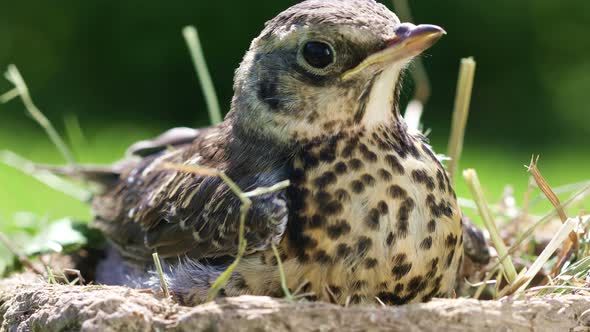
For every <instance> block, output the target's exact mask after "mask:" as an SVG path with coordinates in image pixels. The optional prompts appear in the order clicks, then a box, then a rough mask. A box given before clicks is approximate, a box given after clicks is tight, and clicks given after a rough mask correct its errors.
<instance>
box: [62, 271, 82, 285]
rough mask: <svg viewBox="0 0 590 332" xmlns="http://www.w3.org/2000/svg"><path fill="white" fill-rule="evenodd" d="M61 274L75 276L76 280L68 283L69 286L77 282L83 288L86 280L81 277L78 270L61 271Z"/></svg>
mask: <svg viewBox="0 0 590 332" xmlns="http://www.w3.org/2000/svg"><path fill="white" fill-rule="evenodd" d="M63 272H64V273H67V274H73V275H75V276H76V279H74V280H73V281H72V282H70V284H71V285H74V284H76V283H77V282H80V286H83V285H84V284H85V283H86V280H85V279H84V277H83V276H82V273H81V272H80V270H76V269H63ZM74 281H75V282H74Z"/></svg>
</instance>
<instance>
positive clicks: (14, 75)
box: [3, 65, 76, 166]
mask: <svg viewBox="0 0 590 332" xmlns="http://www.w3.org/2000/svg"><path fill="white" fill-rule="evenodd" d="M5 76H6V79H7V80H8V81H10V82H11V83H12V84H14V86H15V89H16V90H17V91H18V95H19V96H20V98H21V100H22V101H23V104H24V105H25V109H26V110H27V112H28V114H29V115H30V116H31V117H32V118H33V120H35V122H37V123H38V124H39V125H40V126H41V127H42V128H43V129H44V130H45V132H46V133H47V136H49V139H51V141H52V142H53V144H54V145H55V146H56V147H57V149H58V150H59V151H60V152H61V154H62V156H63V157H64V159H65V160H66V162H67V163H68V164H69V165H71V166H74V165H75V164H76V161H75V159H74V155H73V154H72V151H70V149H69V148H68V146H67V145H66V143H65V142H64V140H63V139H62V138H61V136H60V135H59V134H58V133H57V130H55V128H54V127H53V125H52V124H51V122H50V121H49V119H47V117H45V115H44V114H43V113H42V112H41V111H40V110H39V108H37V106H36V105H35V104H34V103H33V99H32V98H31V95H30V94H29V88H28V87H27V84H26V83H25V80H24V79H23V77H22V76H21V74H20V72H19V71H18V69H17V68H16V66H15V65H9V66H8V70H7V71H6V74H5ZM9 93H10V94H11V95H9V97H10V96H13V95H14V92H12V91H11V92H9ZM8 100H10V99H8ZM3 102H4V101H3Z"/></svg>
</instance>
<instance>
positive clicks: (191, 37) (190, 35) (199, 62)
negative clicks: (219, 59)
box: [182, 26, 222, 125]
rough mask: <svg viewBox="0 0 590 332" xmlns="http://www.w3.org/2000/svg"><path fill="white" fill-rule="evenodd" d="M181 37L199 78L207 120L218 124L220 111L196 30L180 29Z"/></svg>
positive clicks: (193, 28) (192, 28)
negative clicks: (207, 115)
mask: <svg viewBox="0 0 590 332" xmlns="http://www.w3.org/2000/svg"><path fill="white" fill-rule="evenodd" d="M182 35H183V36H184V40H185V41H186V44H187V45H188V49H189V51H190V54H191V58H192V60H193V64H194V66H195V69H196V71H197V76H198V77H199V82H200V84H201V89H202V90H203V95H204V96H205V102H206V103H207V110H208V111H209V120H210V121H211V123H212V124H214V125H215V124H218V123H220V122H221V121H222V117H221V109H220V107H219V101H218V99H217V93H216V92H215V87H214V86H213V80H212V79H211V74H209V69H207V62H206V61H205V55H204V53H203V48H202V47H201V41H200V40H199V34H198V32H197V29H196V28H195V27H193V26H186V27H184V29H182Z"/></svg>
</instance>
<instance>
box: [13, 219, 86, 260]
mask: <svg viewBox="0 0 590 332" xmlns="http://www.w3.org/2000/svg"><path fill="white" fill-rule="evenodd" d="M76 226H77V225H76V224H75V223H73V222H72V220H71V219H68V218H65V219H60V220H57V221H54V222H52V223H51V224H50V225H49V226H48V227H47V228H46V229H45V230H43V231H41V232H40V233H39V234H38V235H37V236H35V237H33V238H32V239H31V241H30V242H29V243H28V244H27V245H26V246H25V248H24V253H25V254H26V255H27V256H33V255H39V254H43V253H50V252H70V251H72V250H76V249H78V248H80V247H82V246H84V245H86V243H88V241H87V239H86V237H85V236H84V234H82V232H80V231H79V230H78V229H77V227H76Z"/></svg>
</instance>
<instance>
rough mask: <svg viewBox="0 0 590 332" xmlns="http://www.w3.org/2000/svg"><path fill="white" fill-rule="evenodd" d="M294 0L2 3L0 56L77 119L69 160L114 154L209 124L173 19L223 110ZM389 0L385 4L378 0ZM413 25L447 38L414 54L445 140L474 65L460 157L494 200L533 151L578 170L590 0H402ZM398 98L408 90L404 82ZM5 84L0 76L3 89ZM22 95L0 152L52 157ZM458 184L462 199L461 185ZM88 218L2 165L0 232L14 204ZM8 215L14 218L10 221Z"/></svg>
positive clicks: (574, 176)
mask: <svg viewBox="0 0 590 332" xmlns="http://www.w3.org/2000/svg"><path fill="white" fill-rule="evenodd" d="M295 2H296V1H287V0H274V1H202V0H193V1H168V2H161V1H137V0H128V1H114V0H110V1H109V0H104V1H90V2H89V1H74V0H64V1H57V2H47V1H30V0H22V1H2V2H1V3H0V67H1V68H2V70H4V68H5V67H6V66H7V65H8V64H10V63H14V64H16V65H17V66H18V67H19V69H20V70H21V73H22V74H23V76H24V78H25V79H26V81H27V82H28V84H29V87H30V89H31V92H32V95H33V98H34V99H35V101H36V103H37V104H38V106H39V107H40V108H41V109H42V110H43V111H44V112H45V113H46V114H47V115H48V117H49V118H50V119H51V120H52V121H53V122H54V123H55V125H56V126H57V127H58V129H59V130H60V131H61V132H62V133H65V132H66V130H65V127H66V126H65V124H64V123H65V122H67V121H65V119H69V122H70V123H72V121H74V122H75V120H76V119H77V120H78V121H79V124H80V126H81V128H82V129H83V134H84V137H83V139H80V137H78V136H75V137H74V138H75V139H74V141H75V142H73V148H74V150H75V153H76V155H77V157H78V159H79V160H80V161H83V162H93V163H105V162H111V161H114V160H116V159H117V158H119V157H120V156H121V155H122V153H123V152H124V150H125V148H126V147H127V146H128V145H129V144H130V143H132V142H133V141H135V140H139V139H144V138H147V137H150V136H152V135H155V134H157V133H159V132H161V131H163V130H166V129H167V128H170V127H173V126H205V125H207V123H208V120H207V112H206V108H205V103H204V100H203V96H202V94H201V91H200V88H199V86H198V81H197V78H196V76H195V73H194V70H193V67H192V64H191V62H190V58H189V55H188V52H187V50H186V47H185V44H184V41H183V39H182V37H181V29H182V27H183V26H185V25H188V24H194V25H196V26H197V27H198V29H199V32H200V36H201V40H202V42H203V47H204V51H205V54H206V56H207V60H208V64H209V68H210V71H211V74H212V76H213V78H214V83H215V87H216V89H217V92H218V95H219V98H220V101H221V104H222V107H223V109H225V110H227V109H228V107H229V102H230V99H231V96H232V76H233V72H234V70H235V68H236V67H237V66H238V64H239V62H240V60H241V57H242V56H243V54H244V52H245V50H246V49H247V48H248V46H249V43H250V41H251V39H252V38H254V37H255V36H257V34H258V33H259V31H260V30H261V29H262V27H263V24H264V22H265V21H266V20H268V19H270V18H272V17H273V16H274V15H276V14H277V13H279V12H280V11H281V10H282V9H285V8H286V7H288V6H290V5H292V4H294V3H295ZM385 4H386V5H388V6H390V7H391V4H390V3H389V2H385ZM410 4H411V6H412V10H413V14H414V21H415V22H416V23H432V24H438V25H441V26H443V27H444V28H445V29H446V30H447V32H448V36H446V37H445V38H444V39H443V40H441V42H439V43H438V44H437V45H436V46H435V47H433V48H432V49H430V50H429V51H428V52H427V54H426V55H425V57H424V59H425V64H426V67H427V70H428V73H429V75H430V78H431V81H432V86H433V95H432V99H431V102H430V104H429V105H428V106H427V109H426V111H425V112H426V113H425V116H424V119H423V120H424V122H425V125H426V127H428V128H431V129H432V134H431V139H432V142H433V145H434V146H435V149H436V150H437V151H438V152H439V153H444V152H445V151H446V142H447V135H448V132H449V124H450V117H451V110H452V104H453V100H454V95H455V84H456V78H457V70H458V64H459V59H460V58H461V57H465V56H474V57H475V59H476V60H477V63H478V67H477V73H476V80H475V88H474V92H473V100H472V107H471V110H472V112H471V116H470V119H469V122H468V128H467V135H466V139H465V141H466V147H465V150H464V159H463V160H462V161H461V167H462V168H466V167H474V168H476V169H477V170H478V172H479V173H480V178H481V181H482V183H483V185H484V187H485V189H486V192H487V194H488V198H489V199H490V200H491V201H495V200H496V199H498V197H499V195H500V193H501V192H502V189H503V187H504V186H505V185H506V184H513V185H514V186H515V188H516V192H517V195H518V197H521V195H522V193H523V191H524V189H525V188H526V185H527V182H528V176H527V174H526V170H525V168H524V167H523V165H524V164H525V163H528V161H529V160H530V156H531V155H532V154H533V153H535V154H540V155H541V164H540V168H541V170H542V171H543V174H544V175H545V176H546V177H547V179H548V180H549V182H550V183H551V184H552V185H559V184H566V183H571V182H576V181H580V180H585V179H589V178H590V176H589V173H590V172H589V169H590V167H589V166H588V165H589V162H590V156H589V153H588V152H589V148H588V143H589V142H590V141H589V139H588V137H589V136H590V135H589V134H590V103H588V100H587V95H588V93H589V92H590V91H589V88H590V57H589V52H590V37H589V36H588V33H589V32H590V2H589V1H584V0H571V1H550V0H520V1H509V0H499V1H467V0H456V1H418V0H415V1H410ZM406 87H407V88H406V91H405V94H404V95H405V98H406V99H407V98H408V97H409V96H411V95H412V84H406ZM9 89H11V85H10V84H9V83H8V82H6V81H5V80H0V93H3V92H5V91H8V90H9ZM23 109H24V108H23V106H22V103H21V102H20V101H13V102H11V103H9V104H6V105H0V149H10V150H12V151H15V152H17V153H19V154H21V155H23V156H25V157H27V158H30V159H32V160H34V161H37V162H43V163H60V162H62V160H61V158H60V156H59V154H58V152H57V151H56V149H55V148H54V147H53V146H52V145H51V144H50V143H49V141H48V139H47V138H46V137H45V136H44V134H43V132H42V130H41V129H40V128H39V127H38V126H37V125H36V124H35V123H33V122H32V121H31V120H30V119H29V118H28V117H27V116H25V114H24V112H23ZM458 191H459V194H460V195H462V196H469V195H468V193H467V191H466V188H465V185H464V184H463V183H462V181H461V183H460V184H459V185H458ZM17 211H31V212H34V213H37V214H40V215H42V216H44V217H47V218H49V219H56V218H60V217H63V216H73V217H76V218H80V219H88V218H89V211H88V208H87V206H86V205H84V204H83V203H80V202H77V201H76V200H74V199H71V198H68V197H67V196H65V195H63V194H60V193H58V192H56V191H53V190H52V189H49V188H47V187H45V186H44V185H41V184H39V183H37V182H36V181H35V180H32V179H30V178H29V177H27V176H26V175H23V174H21V173H20V172H18V171H16V170H13V169H10V168H7V167H5V166H2V165H0V222H1V223H2V225H3V226H0V230H2V229H4V230H6V229H10V227H15V226H14V224H13V223H12V220H13V217H12V216H13V215H14V213H15V212H17ZM11 225H12V226H11Z"/></svg>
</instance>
